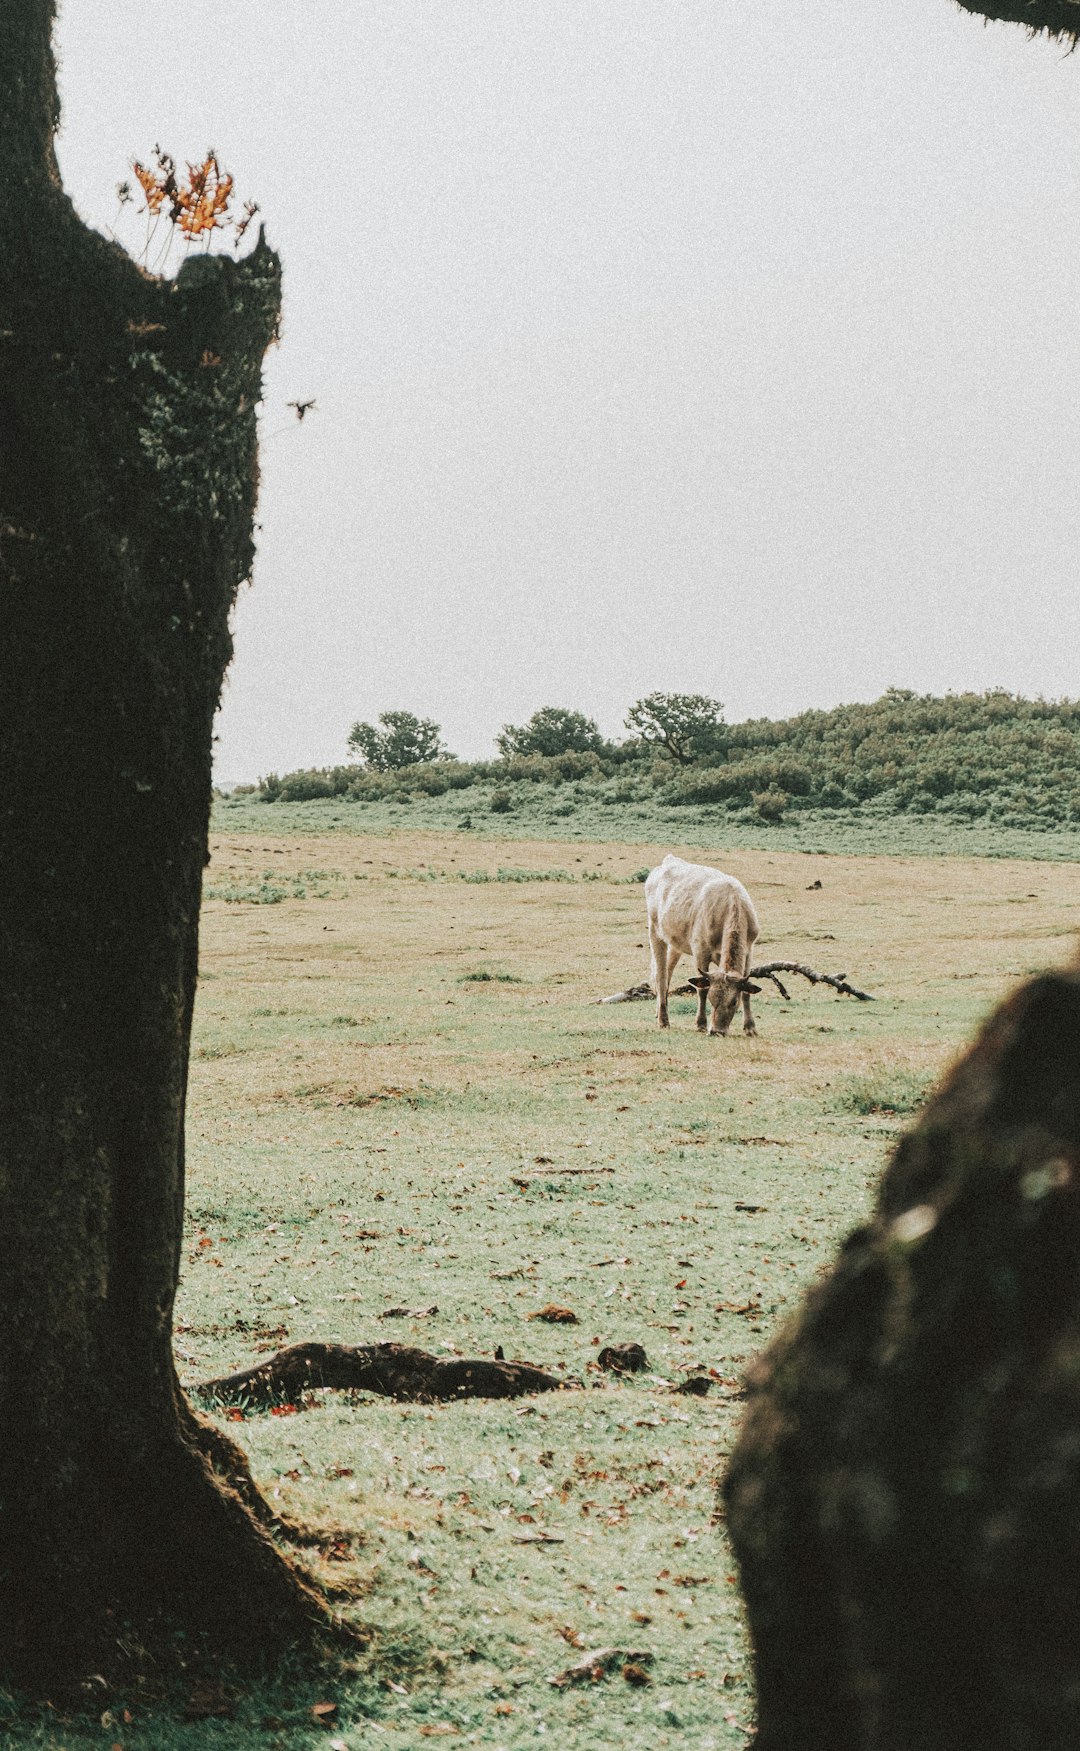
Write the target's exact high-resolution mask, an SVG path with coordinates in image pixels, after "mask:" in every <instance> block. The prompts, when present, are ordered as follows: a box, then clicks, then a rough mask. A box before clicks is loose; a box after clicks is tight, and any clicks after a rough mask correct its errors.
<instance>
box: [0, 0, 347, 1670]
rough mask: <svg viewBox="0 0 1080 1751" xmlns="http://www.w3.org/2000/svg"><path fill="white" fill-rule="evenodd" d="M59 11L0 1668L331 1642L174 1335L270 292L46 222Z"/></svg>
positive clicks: (16, 941) (257, 281) (29, 461)
mask: <svg viewBox="0 0 1080 1751" xmlns="http://www.w3.org/2000/svg"><path fill="white" fill-rule="evenodd" d="M53 10H54V0H0V238H2V240H3V241H2V245H0V771H2V772H3V791H2V795H0V823H2V824H0V842H2V845H3V858H4V876H5V891H4V901H3V906H2V908H0V993H2V1002H0V1235H2V1237H3V1243H2V1247H0V1307H2V1309H3V1312H2V1315H0V1428H2V1429H3V1436H4V1438H3V1442H2V1443H0V1669H2V1670H4V1671H5V1672H6V1673H7V1674H13V1675H15V1676H27V1675H30V1676H34V1675H41V1674H44V1673H48V1672H53V1671H55V1670H56V1668H57V1666H58V1665H61V1666H64V1667H66V1668H67V1669H68V1670H69V1671H75V1672H78V1671H80V1670H82V1671H85V1670H86V1669H87V1668H86V1664H85V1662H86V1661H87V1660H88V1659H89V1660H92V1661H93V1662H94V1664H95V1667H96V1669H101V1662H103V1661H106V1660H107V1659H108V1657H109V1652H110V1640H111V1643H112V1646H113V1648H115V1637H116V1632H117V1628H118V1625H119V1624H120V1622H121V1621H123V1620H128V1621H130V1622H132V1623H134V1624H135V1625H136V1626H137V1627H138V1628H141V1629H142V1630H143V1631H147V1630H148V1629H149V1627H150V1626H151V1625H152V1624H153V1622H155V1621H156V1620H158V1619H159V1618H160V1617H161V1616H162V1615H167V1616H168V1617H169V1618H170V1619H171V1621H172V1623H173V1624H174V1625H177V1624H179V1625H181V1626H184V1625H186V1626H189V1627H194V1626H198V1627H200V1628H201V1627H205V1628H206V1629H207V1630H208V1631H209V1632H210V1634H211V1635H212V1636H213V1637H214V1638H215V1639H216V1641H217V1643H218V1645H220V1646H222V1647H226V1646H231V1647H233V1648H237V1647H244V1646H247V1647H248V1648H251V1647H255V1646H258V1647H260V1648H263V1649H273V1648H274V1647H280V1646H281V1645H283V1644H284V1643H286V1642H292V1641H295V1640H297V1639H301V1640H302V1639H303V1638H304V1637H305V1636H306V1635H308V1634H309V1632H310V1631H311V1630H312V1628H313V1627H314V1626H317V1625H318V1624H319V1623H325V1622H326V1621H327V1618H328V1613H327V1611H326V1607H325V1603H324V1601H323V1600H322V1597H321V1595H320V1594H319V1593H318V1592H317V1591H316V1589H315V1588H314V1587H313V1586H312V1585H310V1584H309V1583H308V1582H307V1581H306V1580H305V1579H304V1578H303V1577H302V1575H301V1574H300V1573H299V1572H298V1571H297V1570H296V1569H294V1568H293V1567H292V1566H291V1565H290V1564H289V1562H288V1561H287V1559H286V1557H285V1556H284V1555H283V1554H282V1553H281V1551H280V1550H279V1549H278V1547H277V1545H276V1544H275V1543H274V1542H273V1540H272V1538H271V1537H270V1535H269V1533H268V1531H267V1529H266V1525H267V1522H268V1521H269V1520H270V1518H271V1517H270V1515H269V1511H268V1510H264V1508H263V1507H262V1505H261V1498H260V1497H259V1495H258V1492H257V1491H256V1489H255V1487H254V1485H253V1483H252V1482H251V1479H250V1475H249V1473H248V1471H247V1467H246V1463H245V1460H244V1457H243V1455H242V1454H241V1452H240V1451H239V1449H237V1448H236V1447H235V1446H233V1444H232V1443H230V1442H229V1441H228V1440H227V1439H226V1438H225V1437H224V1436H223V1435H222V1433H221V1432H220V1431H219V1430H217V1429H215V1428H214V1427H213V1426H212V1425H211V1424H210V1423H209V1422H208V1421H206V1420H205V1419H203V1418H201V1417H199V1416H198V1415H197V1414H196V1413H195V1412H194V1411H193V1410H192V1409H191V1407H190V1406H189V1404H188V1402H187V1400H186V1399H185V1397H184V1395H183V1393H182V1392H181V1390H180V1387H179V1385H178V1382H177V1377H176V1373H175V1369H174V1365H173V1356H172V1344H171V1332H172V1310H173V1298H174V1295H175V1291H176V1286H177V1277H178V1270H179V1259H180V1245H181V1223H182V1213H183V1197H184V1103H185V1091H186V1082H187V1066H188V1040H189V1033H190V1028H191V1018H192V1003H193V998H194V992H195V979H196V967H197V951H198V915H199V902H200V888H201V879H202V870H203V866H204V864H205V861H206V858H207V833H208V820H209V805H210V756H211V734H212V723H213V717H214V711H215V708H216V706H217V703H218V697H219V692H220V687H221V681H222V676H223V673H224V669H225V665H226V663H227V661H228V659H229V655H230V651H231V645H230V636H229V625H228V622H229V612H230V608H231V606H232V603H233V600H234V598H235V595H236V591H237V589H238V587H239V585H240V583H241V582H242V581H243V580H244V578H246V577H247V575H248V573H249V571H250V567H251V560H252V553H253V549H252V538H251V531H252V517H253V511H254V504H255V493H256V484H257V478H256V477H257V471H256V426H255V409H256V404H257V403H258V400H259V398H260V394H261V364H262V358H263V354H264V351H265V349H266V347H267V345H268V343H269V342H270V340H271V339H272V338H273V336H274V334H275V332H276V327H277V321H278V311H279V299H280V269H279V263H278V260H277V257H276V256H275V255H274V254H273V253H272V251H271V250H270V249H269V248H268V247H267V246H266V244H265V243H264V242H263V241H262V240H261V239H260V242H259V244H258V246H257V247H256V249H255V250H254V251H253V252H252V253H251V254H250V255H249V256H248V257H247V258H246V259H245V260H243V261H239V262H237V261H234V260H231V259H224V258H214V257H208V256H200V257H199V258H197V259H196V260H193V261H192V262H190V263H189V264H188V265H187V266H186V267H185V268H183V269H182V270H181V272H180V273H179V275H178V277H177V278H176V280H175V281H168V280H160V279H157V278H155V277H154V276H152V275H150V274H147V273H145V272H143V271H142V270H141V269H140V268H139V267H137V266H136V264H135V263H134V262H132V261H131V259H130V258H129V257H128V256H127V255H125V254H124V252H123V251H122V250H120V249H119V248H118V247H117V246H115V245H114V244H111V243H109V242H107V241H106V240H105V239H104V238H102V237H101V236H99V235H98V234H97V233H96V232H94V231H92V230H90V229H88V228H87V227H86V226H84V225H83V224H82V222H81V221H80V220H79V219H78V217H77V216H76V214H75V212H74V210H73V208H72V206H71V203H70V201H69V200H68V198H67V197H66V195H65V194H64V192H63V189H62V187H61V184H60V179H59V175H58V171H57V167H56V161H55V157H54V151H53V136H54V130H55V127H56V124H57V118H58V106H57V96H56V81H55V69H54V64H53V57H52V52H51V31H52V23H53Z"/></svg>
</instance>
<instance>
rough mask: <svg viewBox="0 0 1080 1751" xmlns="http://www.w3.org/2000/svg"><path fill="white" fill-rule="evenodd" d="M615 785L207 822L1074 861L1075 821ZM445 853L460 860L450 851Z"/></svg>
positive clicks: (232, 804)
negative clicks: (730, 800)
mask: <svg viewBox="0 0 1080 1751" xmlns="http://www.w3.org/2000/svg"><path fill="white" fill-rule="evenodd" d="M625 789H626V786H625V785H624V784H622V783H620V781H619V780H618V779H611V780H607V781H600V782H592V781H587V780H585V781H582V782H570V781H567V782H566V783H564V784H560V785H550V784H530V783H528V782H517V783H507V782H505V781H502V780H494V779H493V780H491V781H489V782H485V783H477V784H474V785H470V787H469V788H468V789H467V790H452V791H448V792H446V793H445V794H444V795H442V796H424V795H423V794H421V793H419V792H415V793H412V794H402V795H400V796H397V797H391V798H384V799H381V800H379V801H372V802H360V801H353V800H349V799H348V798H343V797H327V798H319V799H317V800H314V801H311V802H294V803H283V802H275V803H266V802H262V801H260V800H259V798H258V797H257V796H253V795H251V794H250V793H246V792H241V793H239V794H237V795H234V796H228V797H219V798H218V800H217V803H216V806H215V814H214V819H215V825H216V826H217V828H218V829H219V831H221V832H222V833H254V834H256V835H259V836H264V835H267V834H270V835H273V836H275V837H276V836H278V835H282V836H289V837H291V836H293V835H300V834H302V835H304V836H305V837H306V836H308V835H311V834H314V835H316V836H318V835H321V834H325V833H331V834H340V833H363V834H388V833H389V834H393V835H397V834H399V833H401V832H403V831H414V832H415V831H421V832H429V833H430V832H434V833H440V834H449V835H452V836H453V837H455V838H458V837H460V839H461V840H462V842H463V844H465V845H467V844H468V841H469V838H470V837H475V838H478V839H479V838H483V839H505V840H517V839H537V840H551V841H559V842H567V843H570V844H574V843H577V844H581V843H584V844H586V845H591V844H593V843H603V844H609V843H615V844H626V845H632V844H635V843H644V842H646V841H649V842H652V843H654V844H661V845H665V846H667V845H671V844H676V843H679V844H681V843H687V842H695V843H697V844H699V845H708V844H710V843H711V844H714V845H722V846H724V847H725V849H731V848H735V849H741V850H753V849H755V848H756V847H760V846H762V845H767V846H769V847H770V848H772V849H774V850H777V851H806V852H814V853H818V854H821V855H833V854H836V853H839V854H842V855H850V854H851V853H857V854H860V855H868V856H888V857H988V858H995V859H996V858H1009V859H1014V858H1023V859H1036V860H1039V861H1044V860H1050V861H1058V862H1062V861H1063V862H1076V861H1077V860H1080V826H1062V825H1044V824H1039V823H1037V822H1035V821H1033V820H1031V821H1028V822H1027V823H1026V824H1005V823H1002V822H995V823H993V824H990V823H987V822H979V821H973V822H969V821H963V820H959V819H957V818H956V816H955V815H952V814H950V813H949V812H948V810H947V809H944V808H943V812H941V813H929V814H915V813H903V814H897V813H895V812H893V811H891V810H890V809H889V808H887V807H886V806H884V805H883V804H879V803H877V802H874V801H871V802H868V803H866V804H865V805H864V806H863V807H861V808H856V809H822V808H819V809H813V810H807V811H805V812H799V811H798V810H793V811H792V812H791V813H790V814H788V815H786V816H785V817H784V819H783V820H782V821H779V822H776V823H774V824H772V825H766V824H765V823H764V822H763V821H761V820H760V819H759V818H757V816H756V815H755V813H754V811H753V810H749V809H743V810H738V809H736V810H734V811H731V810H728V809H724V808H721V807H718V806H717V805H715V804H686V803H678V804H676V803H672V802H670V801H667V800H665V799H664V798H663V797H660V796H646V797H645V798H644V799H641V798H636V799H630V798H627V797H626V796H625V795H624V794H623V792H624V791H625ZM498 792H502V793H503V795H504V796H505V797H506V798H508V799H509V803H510V806H509V808H508V809H507V811H506V812H505V813H502V812H499V813H495V812H493V810H492V806H491V803H492V797H493V796H495V795H496V794H497V793H498ZM448 855H449V854H448ZM455 855H457V857H458V859H459V861H460V858H461V852H460V851H458V852H456V853H455Z"/></svg>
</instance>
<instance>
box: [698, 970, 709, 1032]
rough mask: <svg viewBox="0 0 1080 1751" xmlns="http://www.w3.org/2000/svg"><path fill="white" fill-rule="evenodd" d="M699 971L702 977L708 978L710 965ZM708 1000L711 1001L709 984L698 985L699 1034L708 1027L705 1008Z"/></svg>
mask: <svg viewBox="0 0 1080 1751" xmlns="http://www.w3.org/2000/svg"><path fill="white" fill-rule="evenodd" d="M698 973H699V974H700V975H701V977H702V978H705V979H707V978H708V976H709V969H708V967H699V968H698ZM708 1001H709V987H708V986H707V985H699V986H698V994H697V1030H698V1033H699V1034H703V1033H704V1032H705V1029H706V1027H707V1026H708V1023H707V1022H706V1020H705V1010H706V1007H707V1005H708Z"/></svg>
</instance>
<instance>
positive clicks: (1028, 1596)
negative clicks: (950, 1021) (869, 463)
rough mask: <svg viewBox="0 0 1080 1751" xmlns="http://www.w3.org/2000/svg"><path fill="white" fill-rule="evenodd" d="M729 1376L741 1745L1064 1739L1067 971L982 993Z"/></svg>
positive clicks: (1077, 1287) (1072, 1585) (1073, 1002)
mask: <svg viewBox="0 0 1080 1751" xmlns="http://www.w3.org/2000/svg"><path fill="white" fill-rule="evenodd" d="M749 1385H750V1400H749V1405H748V1410H747V1416H746V1422H745V1425H744V1427H743V1430H742V1433H741V1435H740V1438H739V1441H738V1444H737V1447H736V1449H735V1453H734V1455H733V1458H732V1461H731V1465H730V1469H729V1471H728V1476H727V1480H726V1486H725V1490H726V1499H727V1509H728V1521H729V1526H730V1531H731V1536H732V1540H733V1543H734V1545H735V1550H736V1553H737V1556H738V1560H739V1565H740V1569H741V1573H742V1582H743V1588H744V1591H745V1595H746V1602H747V1607H748V1611H749V1617H750V1625H751V1629H752V1632H753V1637H754V1644H755V1661H756V1667H757V1678H758V1701H759V1722H760V1726H759V1734H758V1738H757V1740H756V1744H757V1746H758V1747H759V1748H760V1751H1028V1748H1030V1751H1036V1748H1038V1751H1066V1748H1071V1747H1073V1746H1075V1745H1077V1744H1078V1743H1080V1641H1078V1639H1077V1633H1076V1629H1077V1623H1078V1622H1080V973H1076V972H1072V973H1068V974H1058V975H1047V976H1046V977H1044V978H1041V979H1038V980H1035V981H1032V983H1030V984H1029V985H1027V986H1025V987H1023V988H1022V989H1021V990H1020V991H1018V992H1017V993H1016V994H1015V995H1014V996H1013V997H1012V998H1011V999H1010V1000H1009V1001H1008V1002H1007V1003H1006V1004H1004V1005H1003V1006H1002V1008H1001V1009H1000V1010H999V1011H998V1012H997V1014H996V1015H995V1016H993V1017H992V1018H991V1020H990V1021H989V1023H988V1024H987V1026H986V1028H985V1029H984V1031H983V1034H982V1037H981V1038H980V1039H979V1040H978V1041H977V1043H976V1045H975V1046H974V1047H973V1048H972V1050H971V1051H970V1052H969V1053H968V1055H967V1057H966V1058H965V1059H963V1060H962V1061H961V1063H960V1064H959V1065H958V1066H957V1067H956V1069H955V1070H954V1072H953V1074H952V1076H951V1077H950V1079H949V1081H948V1082H947V1084H946V1085H945V1087H944V1088H943V1089H942V1090H941V1092H940V1093H939V1094H938V1095H936V1096H935V1098H934V1099H933V1100H932V1101H931V1102H930V1103H929V1105H928V1106H927V1107H926V1108H925V1109H924V1112H923V1114H922V1115H921V1117H920V1119H919V1121H918V1123H917V1125H916V1126H915V1128H914V1130H913V1131H912V1132H911V1133H909V1135H908V1136H907V1137H906V1138H905V1139H904V1140H903V1141H902V1142H901V1144H900V1145H899V1147H898V1149H897V1151H896V1154H895V1156H894V1158H893V1160H892V1163H891V1164H890V1166H889V1168H888V1170H887V1172H886V1174H885V1177H884V1179H883V1181H882V1185H881V1188H880V1192H879V1196H878V1203H877V1209H876V1211H875V1214H874V1218H873V1220H872V1222H871V1223H870V1224H869V1225H868V1226H867V1227H866V1228H863V1229H859V1230H858V1231H857V1232H856V1233H854V1234H853V1235H852V1236H851V1238H850V1239H849V1241H848V1242H847V1244H846V1246H845V1248H844V1250H843V1252H842V1253H841V1255H840V1258H839V1259H838V1261H837V1263H836V1265H835V1267H834V1269H833V1271H832V1272H831V1274H830V1276H829V1277H828V1278H827V1279H826V1280H825V1282H824V1283H823V1284H821V1285H820V1286H819V1287H818V1288H816V1289H814V1290H813V1291H812V1292H811V1294H810V1295H809V1296H808V1297H807V1300H806V1302H805V1303H804V1305H803V1308H802V1310H801V1311H800V1313H799V1314H798V1315H797V1316H796V1318H795V1320H794V1321H792V1323H791V1324H790V1325H789V1326H788V1328H787V1329H786V1330H785V1331H784V1332H783V1333H782V1334H781V1335H780V1337H779V1339H778V1340H777V1341H776V1342H775V1343H774V1344H773V1345H772V1346H771V1348H770V1349H769V1350H768V1351H767V1352H766V1353H765V1355H764V1357H763V1358H761V1360H760V1361H759V1362H758V1363H757V1364H756V1365H755V1367H754V1369H753V1371H752V1373H751V1376H750V1382H749Z"/></svg>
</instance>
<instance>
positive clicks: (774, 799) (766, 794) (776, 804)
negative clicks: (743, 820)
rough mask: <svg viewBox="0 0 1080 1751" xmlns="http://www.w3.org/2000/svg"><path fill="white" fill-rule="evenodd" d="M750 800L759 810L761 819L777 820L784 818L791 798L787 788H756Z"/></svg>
mask: <svg viewBox="0 0 1080 1751" xmlns="http://www.w3.org/2000/svg"><path fill="white" fill-rule="evenodd" d="M750 800H751V802H752V803H753V805H754V808H755V809H756V810H757V813H758V817H759V819H761V820H762V821H769V822H775V821H782V820H783V818H784V810H785V809H786V808H787V806H788V803H789V802H790V801H791V798H790V797H789V796H788V793H787V791H786V790H775V789H770V790H756V791H755V792H754V793H753V795H752V797H751V799H750Z"/></svg>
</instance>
